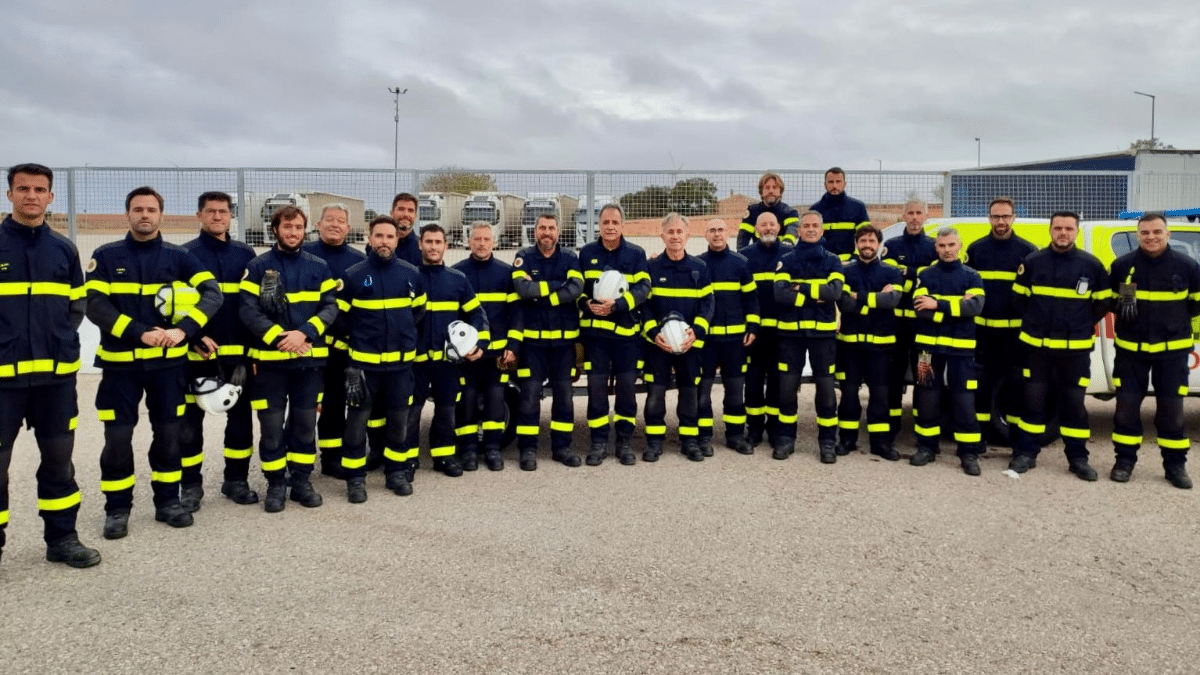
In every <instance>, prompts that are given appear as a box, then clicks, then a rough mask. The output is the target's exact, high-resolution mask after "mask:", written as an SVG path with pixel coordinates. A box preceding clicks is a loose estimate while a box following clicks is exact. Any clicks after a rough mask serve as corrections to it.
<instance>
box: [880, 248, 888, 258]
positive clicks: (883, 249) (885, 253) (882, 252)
mask: <svg viewBox="0 0 1200 675" xmlns="http://www.w3.org/2000/svg"><path fill="white" fill-rule="evenodd" d="M885 255H887V247H886V246H880V247H879V257H880V258H882V257H883V256H885Z"/></svg>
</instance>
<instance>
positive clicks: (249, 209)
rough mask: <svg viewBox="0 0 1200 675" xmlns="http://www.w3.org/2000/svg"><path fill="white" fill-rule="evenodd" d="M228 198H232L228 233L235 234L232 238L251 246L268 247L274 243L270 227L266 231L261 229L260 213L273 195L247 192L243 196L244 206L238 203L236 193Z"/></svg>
mask: <svg viewBox="0 0 1200 675" xmlns="http://www.w3.org/2000/svg"><path fill="white" fill-rule="evenodd" d="M230 196H231V197H233V204H231V205H230V209H229V210H230V211H232V212H233V214H234V218H233V220H232V222H230V226H229V227H230V231H231V232H234V233H235V234H234V238H235V239H237V240H238V241H244V242H246V243H247V244H249V245H251V246H270V245H271V244H272V243H274V241H275V240H274V238H272V237H271V233H270V227H269V226H268V227H267V228H266V230H264V229H263V225H264V222H263V216H262V212H263V206H264V205H266V203H267V200H268V199H270V198H271V197H274V196H275V193H273V192H247V193H245V195H244V196H245V198H246V203H245V204H241V203H240V202H239V201H238V193H236V192H233V193H230ZM268 224H269V221H268Z"/></svg>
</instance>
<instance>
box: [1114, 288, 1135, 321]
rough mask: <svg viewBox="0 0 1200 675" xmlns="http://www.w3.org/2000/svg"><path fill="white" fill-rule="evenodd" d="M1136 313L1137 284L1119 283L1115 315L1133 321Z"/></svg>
mask: <svg viewBox="0 0 1200 675" xmlns="http://www.w3.org/2000/svg"><path fill="white" fill-rule="evenodd" d="M1137 315H1138V308H1137V284H1121V285H1120V286H1118V287H1117V316H1119V317H1121V318H1122V319H1124V320H1125V321H1133V320H1134V319H1136V318H1137Z"/></svg>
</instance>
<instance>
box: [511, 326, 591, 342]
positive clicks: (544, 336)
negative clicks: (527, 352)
mask: <svg viewBox="0 0 1200 675" xmlns="http://www.w3.org/2000/svg"><path fill="white" fill-rule="evenodd" d="M521 335H522V337H523V338H524V339H526V340H574V339H575V338H577V337H579V331H577V330H568V331H562V330H530V329H528V328H526V329H525V330H524V332H523V333H522V334H521Z"/></svg>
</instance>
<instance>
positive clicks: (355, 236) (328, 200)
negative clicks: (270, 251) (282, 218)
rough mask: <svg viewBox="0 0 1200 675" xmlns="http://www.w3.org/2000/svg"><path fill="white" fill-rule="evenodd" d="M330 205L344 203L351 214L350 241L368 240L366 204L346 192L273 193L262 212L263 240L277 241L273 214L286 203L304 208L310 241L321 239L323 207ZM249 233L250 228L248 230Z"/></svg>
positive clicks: (349, 214) (307, 234) (268, 242)
mask: <svg viewBox="0 0 1200 675" xmlns="http://www.w3.org/2000/svg"><path fill="white" fill-rule="evenodd" d="M329 204H344V205H345V206H346V208H347V209H349V210H350V213H348V214H347V216H348V218H347V221H348V222H349V224H350V233H349V234H347V235H346V241H348V242H350V243H363V242H365V241H366V240H367V228H366V223H365V222H364V221H363V211H364V209H365V205H364V204H363V200H361V199H359V198H358V197H347V196H345V195H336V194H333V193H331V192H279V193H276V194H274V195H271V196H270V197H269V198H267V200H266V201H265V202H264V203H263V206H262V209H261V211H260V214H261V215H262V222H263V227H262V232H263V241H264V242H265V244H266V245H270V244H271V243H272V242H274V237H273V236H272V234H271V214H272V213H274V212H275V210H276V209H280V208H283V207H284V206H295V207H298V208H299V209H300V210H301V211H304V213H305V215H307V216H308V232H307V233H306V235H305V238H306V239H308V240H309V241H312V240H313V239H316V238H317V227H316V226H317V221H318V220H320V218H321V210H322V209H324V208H325V207H326V206H328V205H329ZM247 234H249V231H247Z"/></svg>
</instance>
